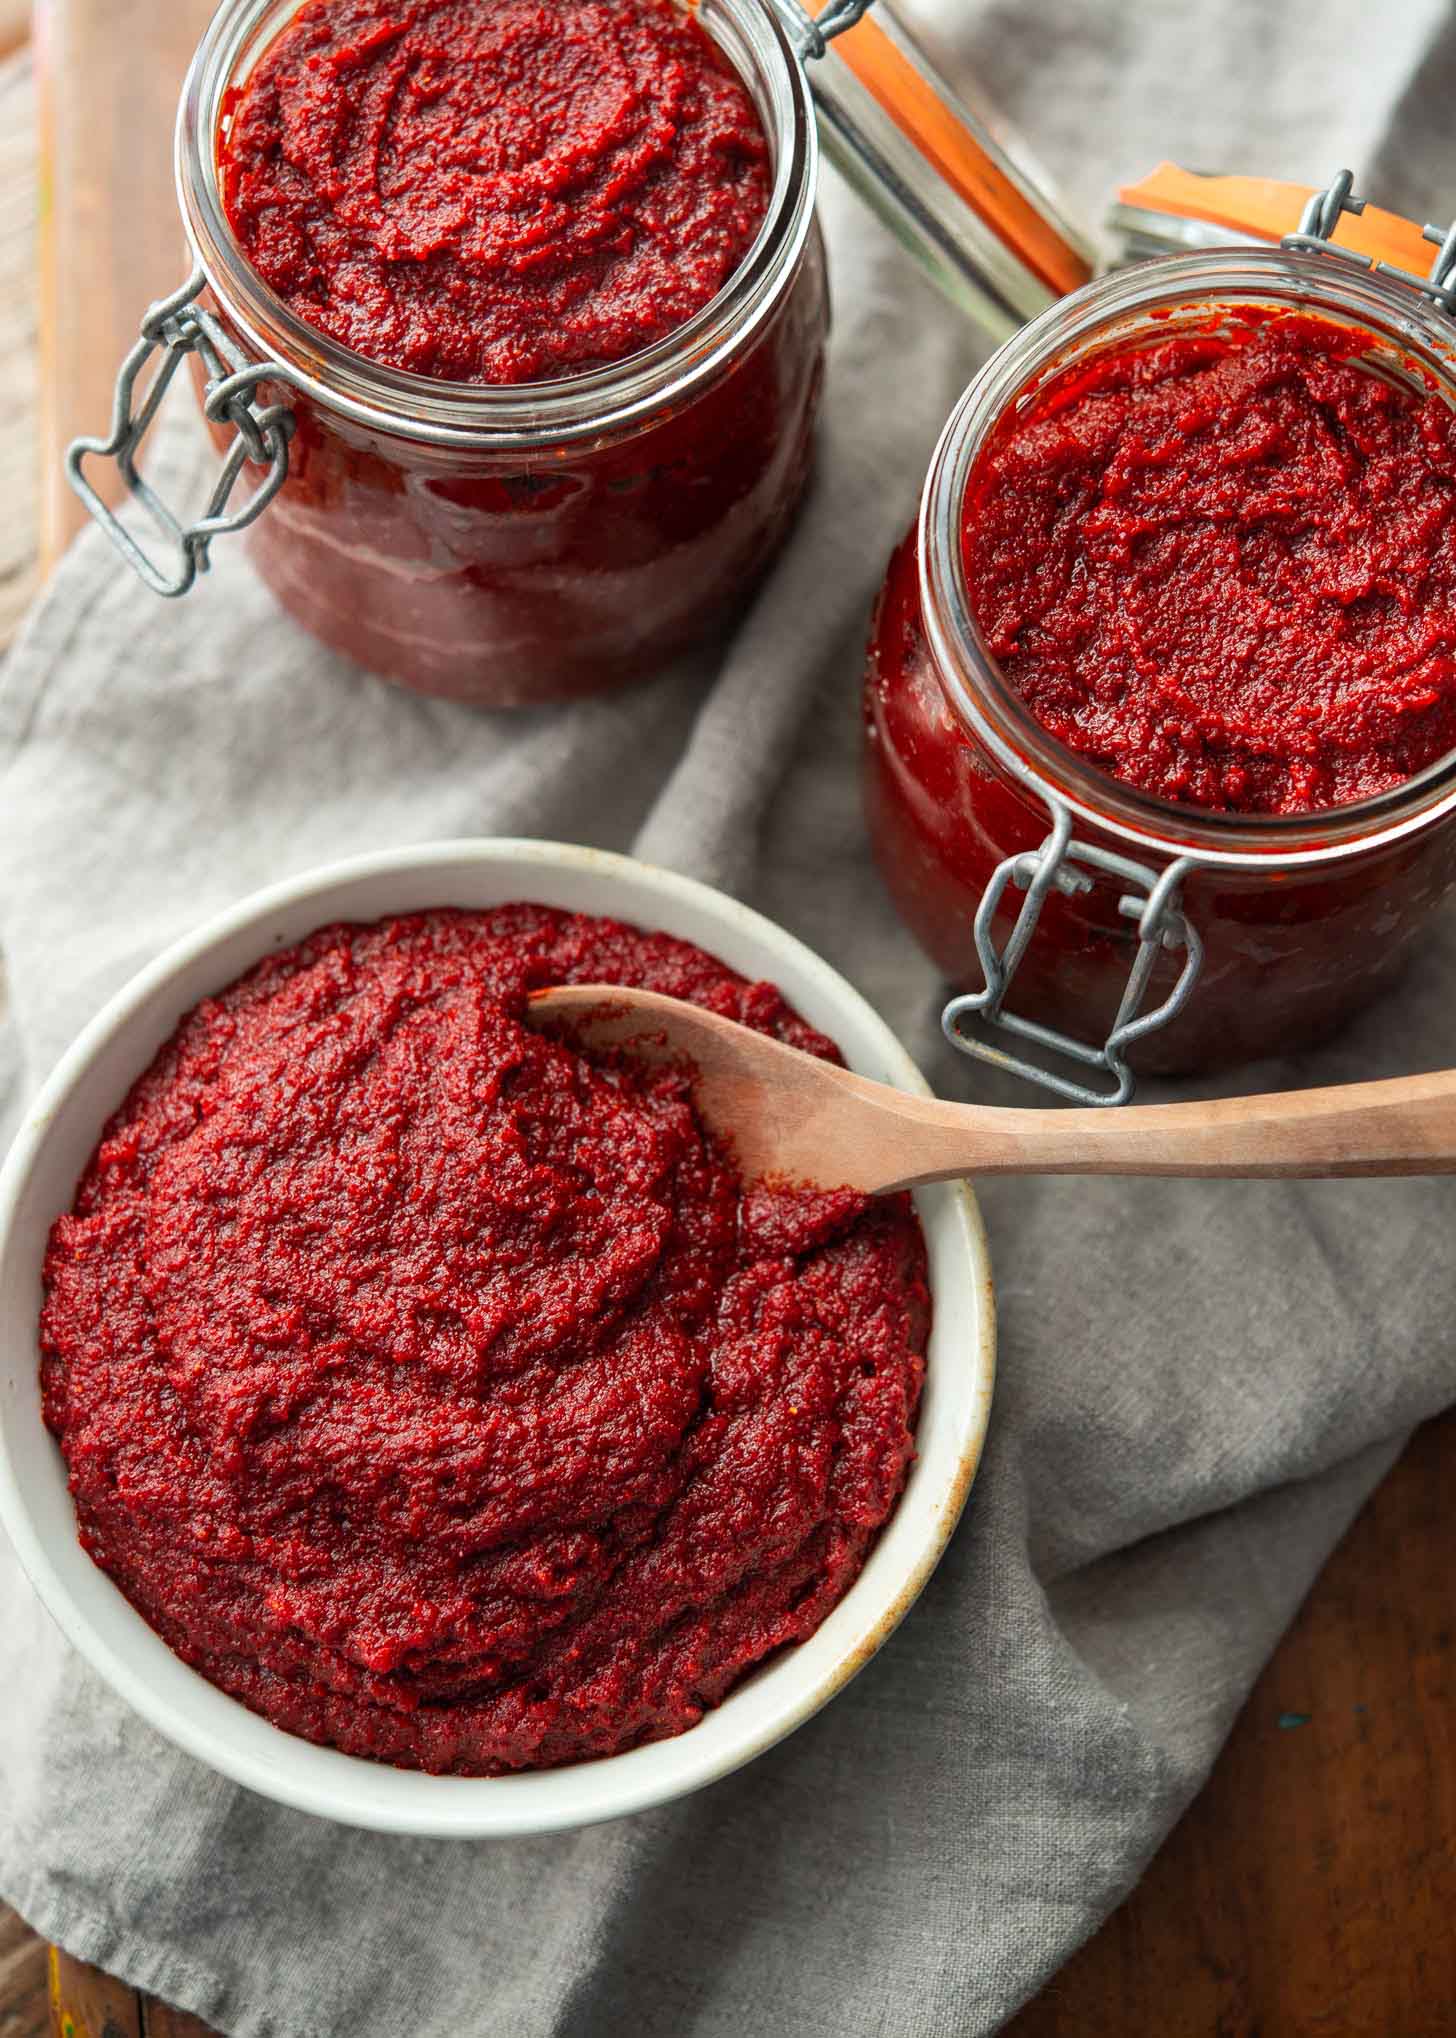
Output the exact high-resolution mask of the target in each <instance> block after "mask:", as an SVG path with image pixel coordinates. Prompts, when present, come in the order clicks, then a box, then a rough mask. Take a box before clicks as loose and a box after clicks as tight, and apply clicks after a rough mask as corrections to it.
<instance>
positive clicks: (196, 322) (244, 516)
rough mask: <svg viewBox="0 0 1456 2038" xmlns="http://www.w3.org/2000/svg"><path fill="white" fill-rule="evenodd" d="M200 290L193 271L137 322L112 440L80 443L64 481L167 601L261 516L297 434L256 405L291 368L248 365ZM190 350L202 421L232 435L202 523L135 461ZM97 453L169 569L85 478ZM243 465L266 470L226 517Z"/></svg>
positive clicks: (274, 410)
mask: <svg viewBox="0 0 1456 2038" xmlns="http://www.w3.org/2000/svg"><path fill="white" fill-rule="evenodd" d="M205 286H206V278H205V277H204V275H203V273H202V271H201V269H196V270H194V271H193V273H192V275H191V276H190V277H189V278H188V280H187V282H186V283H185V284H184V285H183V286H182V288H181V289H180V290H177V291H174V292H173V294H172V296H170V297H164V298H162V299H161V301H160V302H159V303H157V304H154V305H153V306H152V308H151V310H150V311H149V312H148V313H147V315H146V317H145V318H144V319H143V320H142V325H141V337H140V338H139V339H138V341H137V343H136V345H135V346H134V347H133V348H132V350H131V352H130V353H129V354H128V355H127V357H126V359H125V361H123V363H122V365H121V372H120V374H119V375H118V376H117V378H116V401H115V406H114V408H113V410H112V417H111V433H110V436H109V437H108V438H105V439H76V440H75V441H73V443H72V444H71V446H70V447H69V448H68V449H67V453H66V475H67V479H68V480H69V481H70V484H71V486H72V488H73V489H75V491H76V493H77V495H79V496H80V498H81V500H82V502H83V503H85V505H86V507H87V509H88V510H89V511H90V512H91V515H92V516H93V517H94V518H95V519H96V521H97V523H98V524H100V526H101V528H102V529H103V530H104V531H105V532H106V535H107V536H108V537H109V538H110V540H111V542H112V544H113V545H114V546H115V547H116V549H117V551H118V552H120V553H121V555H122V557H123V558H124V559H126V560H127V561H128V563H129V564H130V565H131V566H132V567H133V568H134V569H135V571H136V572H137V573H138V574H139V575H140V577H141V578H142V579H143V580H144V581H145V582H146V584H147V586H148V587H150V588H151V589H152V590H153V591H154V592H155V593H157V594H161V595H168V596H175V595H181V594H186V592H187V590H188V589H189V588H190V587H191V585H192V583H193V581H194V580H195V579H196V578H197V576H198V574H199V573H205V572H206V571H207V569H208V565H209V563H210V562H209V558H208V548H209V547H210V545H211V544H212V541H213V539H214V538H222V537H226V536H227V535H228V534H229V533H230V532H233V531H241V530H244V529H245V528H246V527H247V525H249V524H251V523H252V522H253V520H254V519H255V518H256V517H259V516H261V515H262V513H263V511H264V510H265V509H266V508H267V507H268V505H269V503H270V502H271V501H272V500H273V498H274V496H275V495H277V493H278V491H279V489H280V488H281V487H282V486H283V483H284V481H285V480H286V479H287V477H288V441H289V439H290V438H291V437H292V436H293V425H294V419H293V413H292V411H291V410H289V409H288V408H287V407H286V406H285V405H283V404H270V405H265V406H260V405H259V404H258V403H257V402H256V401H255V396H256V392H257V389H258V385H259V384H260V383H262V382H279V381H285V380H287V371H286V370H284V369H283V368H281V367H280V366H279V364H278V363H276V362H268V363H266V364H264V363H259V362H250V361H248V360H246V359H245V358H244V356H243V355H242V354H241V353H240V352H239V350H238V349H237V348H236V347H235V346H234V345H233V343H232V341H231V340H229V338H228V337H227V335H226V334H225V333H224V331H223V329H222V327H221V325H220V324H219V323H218V321H217V320H216V319H215V318H214V317H213V315H212V314H211V312H208V311H204V310H203V309H202V307H201V306H200V305H199V304H198V303H197V301H196V300H197V299H198V297H199V296H200V295H201V293H202V291H203V289H204V288H205ZM194 353H195V354H197V355H198V356H199V357H200V358H201V360H202V363H203V366H204V368H205V369H206V371H207V388H206V393H205V397H204V401H203V410H204V412H205V413H206V416H207V418H208V419H209V421H210V422H211V423H214V424H220V423H223V422H226V423H228V424H230V425H231V426H232V427H233V429H234V431H235V432H236V433H237V437H236V438H235V439H234V441H233V443H232V445H231V446H230V447H229V448H228V451H227V453H226V455H225V457H224V459H223V463H222V467H221V469H220V471H219V473H218V477H217V481H216V483H215V485H214V487H213V491H212V494H211V496H210V497H209V499H208V502H207V506H206V508H205V509H204V511H203V513H202V515H201V517H199V518H196V519H195V520H194V521H192V522H191V523H183V522H182V520H181V519H180V518H179V517H177V516H174V514H173V513H172V511H171V510H170V509H168V507H167V505H166V503H164V502H163V501H162V499H161V497H160V496H159V495H158V494H157V493H156V491H155V490H154V489H153V488H152V487H151V486H150V485H149V484H148V483H147V481H146V480H145V479H144V478H143V476H142V474H141V473H140V471H139V469H138V467H137V465H136V460H137V454H138V451H139V449H140V447H141V443H142V440H143V439H144V438H145V437H146V435H147V431H148V429H149V428H150V426H151V424H152V421H153V419H154V418H155V417H156V415H157V412H158V411H159V410H160V408H161V406H162V402H163V399H164V398H165V396H166V394H167V391H168V389H169V388H170V387H171V385H172V378H173V377H174V376H175V375H176V373H177V370H178V369H179V368H180V367H181V366H182V363H183V361H184V360H185V359H186V357H187V356H188V355H189V354H194ZM154 354H157V355H160V357H161V358H160V360H159V361H158V364H157V368H156V372H155V374H154V375H153V376H152V379H151V382H150V383H149V384H148V386H147V389H146V392H145V394H144V395H143V396H142V398H141V401H140V402H138V401H137V385H138V383H139V381H140V380H141V377H142V374H143V371H144V370H145V368H146V367H147V364H148V362H149V361H150V360H151V358H152V356H153V355H154ZM93 456H94V457H95V458H97V459H102V460H114V461H115V462H116V465H117V469H118V471H119V472H120V474H121V478H122V480H123V481H124V482H125V484H126V487H127V490H128V493H129V494H130V495H132V496H133V497H134V498H135V499H136V500H137V502H139V503H140V504H141V506H142V508H143V509H144V510H145V511H146V513H147V516H148V517H149V518H150V520H151V522H152V524H153V525H154V527H155V528H156V530H157V531H158V532H159V533H160V534H161V536H162V537H163V538H165V539H167V540H169V541H170V542H171V543H172V544H173V545H174V546H175V547H176V550H177V559H176V564H175V565H174V566H172V567H171V568H170V570H169V569H168V568H167V567H166V566H165V565H158V564H157V563H156V561H155V560H153V559H152V558H151V557H150V556H149V555H148V553H147V552H146V551H145V550H144V549H143V548H142V546H141V544H140V543H139V542H138V541H137V539H136V538H135V537H134V536H133V535H132V533H131V532H130V531H129V530H128V529H127V528H126V526H125V525H124V524H123V523H122V521H121V519H120V518H119V517H118V516H117V515H116V514H115V513H114V511H112V510H111V509H110V508H109V507H108V506H107V504H106V503H104V502H103V501H102V499H101V497H100V496H99V495H98V494H97V492H96V490H95V489H94V488H93V487H92V485H91V483H90V482H89V481H88V480H87V478H86V461H87V460H88V459H89V458H91V457H93ZM249 462H251V463H252V464H253V465H255V466H258V467H266V468H267V470H268V471H267V473H266V474H265V475H264V477H263V479H262V481H260V482H259V484H258V486H257V487H256V488H255V489H254V491H253V493H252V494H251V495H250V496H249V497H248V499H247V501H246V502H245V503H244V504H243V506H242V508H241V509H237V510H233V511H231V512H229V511H228V507H227V506H228V503H229V501H230V500H231V498H232V493H233V490H234V488H235V487H236V486H237V482H238V477H239V475H240V474H241V473H242V471H243V468H244V466H246V465H247V464H248V463H249Z"/></svg>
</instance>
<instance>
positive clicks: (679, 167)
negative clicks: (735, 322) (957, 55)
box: [220, 0, 772, 383]
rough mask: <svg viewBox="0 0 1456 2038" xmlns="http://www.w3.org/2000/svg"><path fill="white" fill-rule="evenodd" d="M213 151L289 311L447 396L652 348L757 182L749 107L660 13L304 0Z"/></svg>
mask: <svg viewBox="0 0 1456 2038" xmlns="http://www.w3.org/2000/svg"><path fill="white" fill-rule="evenodd" d="M220 158H221V164H222V171H223V185H224V194H225V202H226V207H227V213H228V218H229V220H230V222H231V225H232V228H233V232H234V233H235V234H236V236H237V239H238V241H239V244H240V245H241V247H242V249H243V252H244V253H245V254H246V255H247V257H248V259H249V260H250V261H251V262H252V264H253V265H254V267H255V268H256V269H257V270H258V272H259V274H260V275H261V276H262V277H263V279H264V281H265V282H267V283H268V284H270V285H271V286H272V288H273V289H274V290H275V291H276V292H277V293H278V295H279V296H280V297H282V298H283V299H284V300H285V302H286V303H287V304H288V305H290V306H291V308H292V309H293V311H294V312H296V313H297V315H298V316H299V317H300V318H302V319H305V320H306V321H307V322H308V323H309V324H310V325H312V326H315V327H317V328H318V330H319V331H321V332H324V333H327V334H329V336H330V337H331V338H333V339H335V340H338V341H340V342H341V343H342V344H343V345H344V346H346V347H351V348H353V349H354V351H355V352H356V353H360V354H367V355H369V356H370V357H371V358H372V359H374V360H377V361H382V362H384V363H386V364H387V365H389V366H391V367H395V368H405V369H409V370H412V371H413V372H414V373H416V374H419V375H430V376H435V377H438V378H442V379H444V380H446V381H455V382H500V383H513V382H532V381H542V380H545V379H547V378H549V377H551V376H556V375H565V374H571V373H573V372H576V371H579V370H581V369H583V368H586V367H591V366H596V365H600V364H602V363H604V362H609V361H616V360H620V359H621V358H622V357H623V356H624V355H627V354H631V353H634V352H636V351H637V350H638V349H639V348H641V347H645V346H648V345H650V344H651V343H652V342H653V341H655V340H660V339H662V338H664V337H665V336H666V335H667V334H668V333H670V332H672V331H673V330H674V328H675V327H677V326H680V325H682V324H683V323H684V322H685V321H686V320H687V319H689V318H691V317H692V316H693V314H694V313H695V312H697V311H700V310H701V309H702V307H703V306H704V305H705V304H707V303H708V301H709V299H710V298H712V297H713V296H715V295H716V294H717V292H718V291H719V290H720V289H721V288H722V286H723V285H724V284H725V283H726V282H727V281H728V278H729V277H730V276H731V275H732V273H733V271H734V270H735V269H736V268H737V267H738V265H739V263H740V262H741V261H742V259H743V256H744V255H745V254H746V252H747V250H748V248H749V246H750V244H751V242H752V241H753V239H754V237H755V235H756V234H757V232H758V230H759V227H760V226H761V225H762V223H763V219H764V216H765V213H766V211H767V207H768V196H769V191H770V188H771V184H772V166H771V163H770V157H769V147H768V142H767V139H766V137H765V135H764V131H763V128H762V125H761V123H760V121H759V118H758V115H757V112H756V111H755V109H754V106H753V102H752V100H751V99H750V98H749V95H748V93H747V91H746V89H745V88H744V86H743V84H742V82H741V81H740V79H739V78H738V76H737V74H736V73H735V72H734V71H733V69H732V67H731V66H730V65H729V63H728V62H727V60H726V58H725V57H723V55H722V54H721V53H720V52H719V50H718V48H717V46H716V45H715V44H714V43H713V42H712V41H710V39H709V38H708V36H707V35H706V34H705V33H704V31H703V30H702V29H701V28H699V26H698V25H697V23H696V22H695V21H694V20H692V19H691V18H690V17H689V16H688V15H686V14H685V13H683V12H681V11H680V10H679V9H678V8H677V7H676V6H675V5H673V4H672V0H309V4H308V5H306V6H304V7H303V8H302V9H301V10H300V12H299V14H298V16H297V18H296V19H295V20H294V22H293V23H292V24H291V25H290V26H289V28H288V29H287V30H285V32H284V33H283V34H282V35H280V36H279V37H278V39H277V41H276V42H275V43H274V44H273V45H272V46H271V48H270V49H268V50H267V51H266V52H265V54H264V56H263V58H262V60H261V62H260V63H259V64H258V65H257V67H256V68H255V70H254V71H253V72H252V74H251V76H250V77H249V78H248V80H247V81H246V83H245V84H244V86H243V87H242V89H241V91H240V93H239V94H237V95H236V97H235V98H234V100H233V103H232V105H231V107H230V109H229V119H228V125H227V130H226V133H225V135H224V137H223V140H222V143H221V146H220Z"/></svg>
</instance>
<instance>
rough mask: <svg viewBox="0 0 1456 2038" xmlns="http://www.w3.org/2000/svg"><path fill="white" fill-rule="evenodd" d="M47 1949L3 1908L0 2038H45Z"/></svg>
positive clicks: (47, 2025) (0, 1916) (0, 1911)
mask: <svg viewBox="0 0 1456 2038" xmlns="http://www.w3.org/2000/svg"><path fill="white" fill-rule="evenodd" d="M49 2029H50V2018H49V2016H48V2014H47V1975H46V1949H45V1947H44V1946H43V1945H42V1944H41V1942H40V1940H39V1939H37V1938H36V1936H35V1934H34V1933H33V1932H31V1931H28V1930H27V1929H26V1927H25V1926H24V1925H23V1924H22V1923H21V1922H20V1919H19V1918H17V1917H16V1915H15V1913H14V1911H7V1910H6V1909H5V1908H4V1906H3V1905H0V2038H45V2034H46V2032H47V2031H48V2030H49Z"/></svg>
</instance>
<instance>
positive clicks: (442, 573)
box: [218, 226, 829, 707]
mask: <svg viewBox="0 0 1456 2038" xmlns="http://www.w3.org/2000/svg"><path fill="white" fill-rule="evenodd" d="M221 315H222V316H223V317H224V320H225V319H226V308H225V307H223V308H221ZM828 324H829V298H828V288H827V281H826V274H825V260H824V248H823V242H822V239H821V237H820V234H819V231H818V228H817V226H816V227H815V228H814V229H813V230H812V232H811V234H810V236H809V239H808V241H807V244H806V246H805V248H804V250H803V253H802V255H801V257H800V260H799V264H798V268H797V271H796V273H795V274H794V276H793V278H792V280H791V281H790V282H789V284H788V286H787V288H786V289H785V291H784V293H783V295H782V298H781V299H780V301H779V303H778V305H777V307H776V308H775V310H774V312H773V314H772V316H771V317H770V318H769V319H768V320H767V321H766V322H765V324H764V325H763V326H762V327H761V328H760V329H759V330H758V331H757V332H756V333H755V334H754V335H753V337H752V340H751V343H750V345H749V346H748V348H747V349H746V351H745V352H744V353H743V354H742V356H741V357H739V358H735V359H733V360H732V361H731V362H729V363H728V365H727V366H726V367H725V368H724V370H723V371H722V373H721V374H720V375H719V376H718V377H717V378H716V379H715V380H713V381H711V382H709V383H708V384H707V385H706V386H704V387H702V388H699V389H697V390H695V391H694V392H692V393H691V394H690V395H689V396H688V397H686V398H685V399H684V400H683V401H682V402H680V403H679V404H676V405H673V406H669V407H667V408H666V409H664V411H663V412H662V413H661V414H660V415H659V416H657V417H656V418H654V419H652V420H651V421H650V422H648V423H647V424H645V425H643V426H641V427H639V428H637V429H635V430H633V431H631V432H629V433H627V434H625V435H623V434H612V433H610V432H605V433H603V434H602V436H601V437H600V438H597V439H590V438H589V439H584V440H583V439H577V440H575V441H573V442H571V443H553V442H551V441H550V440H546V441H544V442H543V443H542V444H540V445H539V446H533V447H531V448H529V449H528V450H524V451H522V450H517V451H510V452H507V451H502V452H495V451H492V450H490V449H489V448H486V447H482V448H479V449H477V448H473V447H449V446H445V447H441V446H436V445H432V444H430V443H428V442H427V441H425V440H423V439H421V440H414V439H411V438H410V437H408V436H407V435H406V434H403V433H396V432H386V431H383V430H380V429H378V428H375V427H371V426H367V425H363V424H360V423H358V422H356V421H355V420H353V419H351V418H349V417H347V416H344V415H342V414H340V413H338V412H335V411H332V410H330V409H329V408H328V406H327V405H326V404H324V403H321V402H319V401H317V400H315V399H314V398H313V397H312V396H311V395H309V394H307V393H304V392H298V391H294V390H290V389H286V388H283V387H282V386H274V385H265V394H266V396H267V397H268V398H269V400H273V401H278V402H283V403H287V404H288V405H289V407H290V409H291V410H292V411H293V414H294V418H295V430H294V435H293V439H292V441H291V443H290V447H289V470H288V478H287V480H286V482H285V483H284V485H283V487H282V489H281V491H280V492H279V494H278V496H277V497H276V498H275V500H274V501H273V503H272V504H271V506H270V507H269V509H268V511H267V513H266V515H264V516H262V517H260V518H259V520H258V522H257V523H256V524H254V525H253V527H252V528H251V530H250V531H249V533H248V547H249V552H250V556H251V558H252V561H253V564H254V567H255V569H256V570H257V572H258V573H259V574H260V575H261V577H262V578H263V579H264V581H265V582H266V583H267V584H268V586H269V588H270V589H271V590H272V592H273V593H274V595H275V596H276V597H277V599H278V600H279V601H280V602H281V603H282V605H283V606H284V607H285V608H286V609H287V610H288V611H289V613H290V614H291V615H292V616H294V617H295V618H296V620H297V621H298V622H300V623H301V624H302V625H303V626H304V628H305V629H307V630H309V631H310V632H311V633H312V634H313V635H314V636H316V637H319V638H321V639H322V640H323V642H324V643H326V644H328V645H329V646H330V647H331V648H332V649H334V650H336V651H339V652H342V653H343V654H344V655H345V656H346V657H348V658H351V659H354V660H355V661H356V662H357V663H359V664H361V665H364V666H366V667H368V668H369V669H370V670H371V671H373V672H376V673H379V674H381V675H382V676H383V677H385V678H388V679H393V680H397V681H399V682H400V683H402V684H403V685H406V686H409V687H412V688H414V689H416V690H418V691H419V692H422V693H428V694H438V695H444V696H447V697H449V698H451V699H455V700H463V701H469V702H473V703H475V704H477V705H480V706H484V707H503V706H522V705H530V704H532V703H536V702H546V701H553V700H564V699H570V698H573V697H577V696H582V695H586V694H595V693H601V692H606V691H609V690H611V689H613V688H616V687H618V686H621V685H624V684H626V683H628V682H630V681H633V680H636V679H641V678H645V677H647V676H649V675H650V674H651V673H652V672H653V671H654V670H655V669H657V668H658V667H660V666H661V665H662V664H663V663H664V662H665V661H666V660H668V659H670V658H671V657H673V656H674V655H675V654H676V653H678V652H679V651H682V650H684V649H686V648H687V647H689V646H690V645H692V644H694V643H696V642H699V641H701V640H702V639H704V638H705V637H707V636H708V635H710V634H711V632H712V631H713V629H714V628H715V627H716V626H719V625H721V624H723V623H725V622H726V621H727V620H728V618H729V617H731V616H732V615H733V613H734V612H735V611H736V610H737V609H738V608H739V607H741V605H742V603H743V601H744V600H745V599H746V598H747V596H748V595H749V593H750V592H751V590H752V588H753V587H754V585H755V583H756V582H757V581H758V580H759V579H760V578H761V576H762V575H763V573H764V572H765V570H766V569H767V567H768V566H769V565H770V564H771V562H772V560H773V558H774V555H775V554H776V553H777V551H778V550H779V548H780V546H781V545H782V544H783V542H784V540H785V539H786V537H787V536H788V534H789V531H790V529H791V527H792V524H793V521H794V516H795V513H796V511H797V510H798V508H799V505H800V502H801V500H802V497H803V494H804V489H805V485H806V482H807V480H808V476H809V470H810V463H811V457H812V447H813V436H814V421H815V416H816V413H817V410H818V405H819V397H820V390H821V386H822V382H823V372H824V346H825V340H826V337H827V333H828ZM224 437H225V435H224V434H218V439H219V444H220V445H221V444H222V443H223V442H224Z"/></svg>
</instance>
